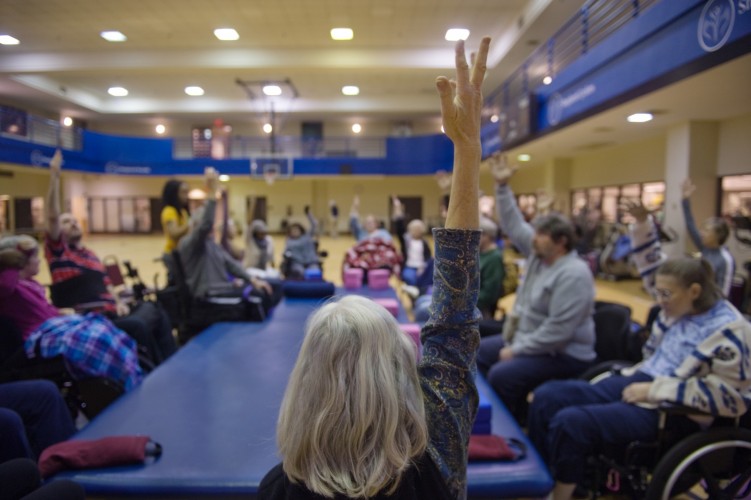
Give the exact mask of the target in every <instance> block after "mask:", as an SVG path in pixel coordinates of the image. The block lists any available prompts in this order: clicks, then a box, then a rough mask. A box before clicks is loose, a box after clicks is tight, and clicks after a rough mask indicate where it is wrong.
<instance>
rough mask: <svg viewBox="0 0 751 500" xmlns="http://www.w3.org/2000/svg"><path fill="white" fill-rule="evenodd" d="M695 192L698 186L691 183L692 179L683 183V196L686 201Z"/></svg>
mask: <svg viewBox="0 0 751 500" xmlns="http://www.w3.org/2000/svg"><path fill="white" fill-rule="evenodd" d="M694 191H696V186H695V185H694V183H693V182H691V179H690V178H689V179H686V180H685V181H683V184H681V194H682V195H683V198H684V199H686V198H690V197H691V195H692V194H694Z"/></svg>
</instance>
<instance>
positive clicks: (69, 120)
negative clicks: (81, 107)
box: [63, 116, 73, 127]
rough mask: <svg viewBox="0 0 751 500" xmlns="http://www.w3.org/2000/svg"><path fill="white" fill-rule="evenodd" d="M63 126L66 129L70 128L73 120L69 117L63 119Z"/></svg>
mask: <svg viewBox="0 0 751 500" xmlns="http://www.w3.org/2000/svg"><path fill="white" fill-rule="evenodd" d="M63 125H64V126H66V127H70V126H71V125H73V118H71V117H70V116H66V117H64V118H63Z"/></svg>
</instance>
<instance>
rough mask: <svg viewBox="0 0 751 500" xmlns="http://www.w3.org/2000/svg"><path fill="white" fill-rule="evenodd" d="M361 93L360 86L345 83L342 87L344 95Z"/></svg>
mask: <svg viewBox="0 0 751 500" xmlns="http://www.w3.org/2000/svg"><path fill="white" fill-rule="evenodd" d="M359 93H360V87H358V86H356V85H345V86H344V87H342V94H344V95H358V94H359Z"/></svg>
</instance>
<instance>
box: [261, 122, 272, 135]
mask: <svg viewBox="0 0 751 500" xmlns="http://www.w3.org/2000/svg"><path fill="white" fill-rule="evenodd" d="M273 130H274V127H272V126H271V124H270V123H264V124H263V131H264V132H266V133H267V134H270V133H271V132H272V131H273Z"/></svg>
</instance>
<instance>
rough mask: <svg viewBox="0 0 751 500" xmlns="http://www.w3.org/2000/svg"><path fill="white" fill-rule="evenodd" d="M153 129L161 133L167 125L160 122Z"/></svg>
mask: <svg viewBox="0 0 751 500" xmlns="http://www.w3.org/2000/svg"><path fill="white" fill-rule="evenodd" d="M154 130H156V133H157V134H159V135H162V134H163V133H164V132H165V131H166V130H167V127H165V126H164V125H162V124H161V123H160V124H159V125H157V126H156V127H154Z"/></svg>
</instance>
